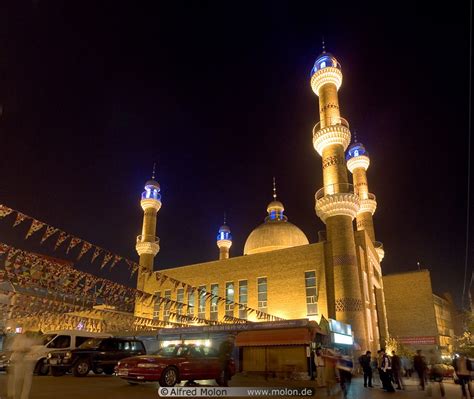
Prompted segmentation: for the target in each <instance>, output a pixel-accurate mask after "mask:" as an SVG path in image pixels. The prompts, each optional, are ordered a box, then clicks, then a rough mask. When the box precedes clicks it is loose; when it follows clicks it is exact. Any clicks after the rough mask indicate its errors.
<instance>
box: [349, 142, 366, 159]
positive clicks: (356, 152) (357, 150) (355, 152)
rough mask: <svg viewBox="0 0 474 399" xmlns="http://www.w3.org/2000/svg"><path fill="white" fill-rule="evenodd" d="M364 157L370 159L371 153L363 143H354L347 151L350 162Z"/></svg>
mask: <svg viewBox="0 0 474 399" xmlns="http://www.w3.org/2000/svg"><path fill="white" fill-rule="evenodd" d="M362 155H365V156H366V157H368V156H369V153H368V152H367V150H366V149H365V147H364V145H363V144H362V143H359V142H357V141H356V142H354V143H352V144H351V145H350V146H349V148H348V149H347V154H346V160H347V161H348V160H349V159H351V158H355V157H360V156H362Z"/></svg>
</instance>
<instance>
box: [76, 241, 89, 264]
mask: <svg viewBox="0 0 474 399" xmlns="http://www.w3.org/2000/svg"><path fill="white" fill-rule="evenodd" d="M91 248H92V244H91V243H90V242H87V241H84V244H83V245H82V248H81V252H80V253H79V256H78V257H77V260H79V259H81V258H82V255H84V254H85V253H86V252H87V251H89V249H91Z"/></svg>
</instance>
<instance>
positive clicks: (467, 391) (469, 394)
mask: <svg viewBox="0 0 474 399" xmlns="http://www.w3.org/2000/svg"><path fill="white" fill-rule="evenodd" d="M358 360H359V364H360V367H361V369H362V372H363V375H364V387H366V388H373V386H374V385H373V381H374V380H376V379H378V380H380V385H381V386H382V389H383V390H384V391H386V392H396V390H404V389H405V384H404V381H403V380H404V378H411V377H412V375H416V376H417V377H418V382H419V389H420V390H425V389H427V382H428V379H429V378H430V379H431V380H433V381H435V382H438V383H439V390H440V394H441V397H445V389H444V385H443V377H444V375H443V374H444V370H443V365H440V364H439V362H438V360H437V357H436V356H435V353H434V351H431V352H430V356H429V359H428V360H427V359H426V357H425V356H424V355H423V353H422V351H421V350H417V351H416V354H415V355H414V356H413V357H407V356H401V357H400V356H398V355H397V354H396V353H395V351H391V354H390V355H389V354H388V353H387V352H386V351H385V349H380V350H379V351H377V354H376V356H372V353H371V352H370V351H367V352H366V353H365V354H364V355H362V356H360V357H359V359H358ZM453 366H454V370H455V376H454V377H455V381H456V382H457V383H458V384H459V385H460V386H461V391H462V395H463V398H474V392H473V390H472V389H471V384H470V381H471V371H474V370H473V367H472V365H471V361H470V360H469V359H468V357H467V356H465V355H456V357H455V358H454V360H453ZM353 374H354V362H353V360H352V358H351V357H350V356H349V355H348V354H345V353H343V352H342V351H338V350H337V349H335V350H333V349H317V350H316V351H315V353H314V354H312V376H311V377H312V379H314V377H316V380H317V386H318V387H325V388H326V389H327V394H328V396H331V395H332V394H334V390H335V389H336V387H337V385H338V384H339V385H340V389H341V391H342V393H343V395H344V398H346V397H347V394H348V391H349V388H350V385H351V380H352V375H353ZM377 382H378V381H377ZM433 387H435V386H434V385H430V386H429V390H430V391H431V389H433Z"/></svg>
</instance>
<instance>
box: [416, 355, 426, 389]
mask: <svg viewBox="0 0 474 399" xmlns="http://www.w3.org/2000/svg"><path fill="white" fill-rule="evenodd" d="M413 368H414V369H415V371H416V373H417V374H418V378H419V379H420V388H421V390H422V391H424V390H425V382H426V368H427V366H426V360H425V357H424V356H423V355H422V354H421V349H418V350H417V351H416V355H415V356H414V357H413Z"/></svg>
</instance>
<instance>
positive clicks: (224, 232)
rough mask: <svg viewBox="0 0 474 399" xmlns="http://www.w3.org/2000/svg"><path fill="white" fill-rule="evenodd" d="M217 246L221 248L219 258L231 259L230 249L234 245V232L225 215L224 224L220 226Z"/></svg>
mask: <svg viewBox="0 0 474 399" xmlns="http://www.w3.org/2000/svg"><path fill="white" fill-rule="evenodd" d="M217 246H218V248H219V260H222V259H229V250H230V247H231V246H232V234H231V233H230V228H229V226H227V224H226V220H225V215H224V224H223V225H222V226H221V227H220V228H219V231H218V232H217Z"/></svg>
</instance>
